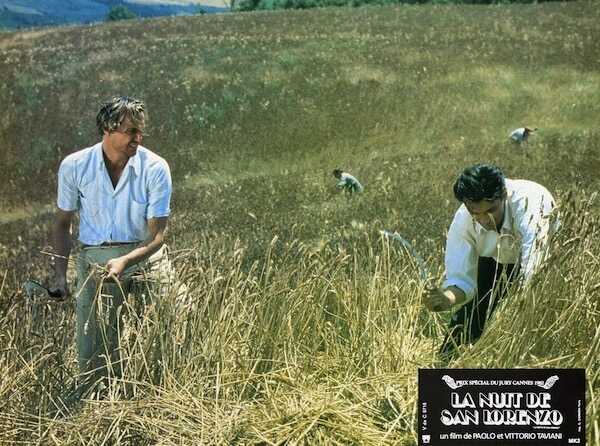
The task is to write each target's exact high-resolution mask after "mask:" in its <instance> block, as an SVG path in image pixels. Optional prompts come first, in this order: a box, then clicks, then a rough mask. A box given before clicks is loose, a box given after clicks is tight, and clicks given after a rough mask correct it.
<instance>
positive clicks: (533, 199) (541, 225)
mask: <svg viewBox="0 0 600 446" xmlns="http://www.w3.org/2000/svg"><path fill="white" fill-rule="evenodd" d="M554 207H555V204H554V199H553V197H552V195H551V194H550V193H549V192H548V191H545V190H543V191H541V192H540V193H539V194H535V195H530V196H529V197H528V198H527V199H526V200H522V202H521V203H519V209H518V210H517V230H518V231H519V233H520V235H521V237H522V246H521V276H522V279H523V283H524V284H526V283H527V282H528V281H529V280H530V279H531V277H532V276H533V274H534V273H535V271H536V269H537V268H538V267H539V266H540V264H541V263H542V261H543V260H544V258H545V256H546V255H547V245H548V236H549V235H550V232H551V227H552V226H553V223H554V221H553V218H552V217H553V216H552V213H553V211H554Z"/></svg>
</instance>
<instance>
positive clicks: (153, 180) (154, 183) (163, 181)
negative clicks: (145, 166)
mask: <svg viewBox="0 0 600 446" xmlns="http://www.w3.org/2000/svg"><path fill="white" fill-rule="evenodd" d="M172 189H173V185H172V182H171V171H170V169H169V165H168V164H167V162H166V161H164V160H161V162H159V163H157V164H156V165H154V166H153V168H152V173H151V175H150V184H149V188H148V192H149V193H148V212H147V218H149V219H150V218H157V217H167V216H169V215H170V213H171V193H172Z"/></svg>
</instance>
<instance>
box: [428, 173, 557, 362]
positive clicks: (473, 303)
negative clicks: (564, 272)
mask: <svg viewBox="0 0 600 446" xmlns="http://www.w3.org/2000/svg"><path fill="white" fill-rule="evenodd" d="M454 195H455V197H456V199H457V200H458V201H460V202H461V203H462V204H461V206H460V207H459V209H458V211H456V214H455V215H454V219H453V221H452V224H451V225H450V229H449V231H448V239H447V243H446V256H445V264H446V278H445V281H444V283H443V285H442V288H435V289H432V290H429V291H428V292H427V294H426V296H425V305H426V306H427V308H429V309H430V310H432V311H444V310H449V309H451V308H452V307H453V306H454V305H461V304H464V305H463V306H462V307H461V308H460V309H459V310H458V311H456V312H455V313H454V314H453V316H452V319H451V321H450V327H449V334H448V336H447V337H446V340H445V341H444V343H443V345H442V348H441V354H442V355H444V356H446V355H450V354H451V353H453V352H454V349H455V347H456V346H457V345H460V344H462V343H464V342H474V341H475V340H477V339H478V338H479V337H480V336H481V334H482V332H483V329H484V326H485V323H486V320H487V318H488V317H489V315H490V314H491V313H492V312H493V311H494V309H495V308H496V306H497V304H498V302H499V301H500V299H501V298H502V297H503V295H504V293H505V292H506V288H507V286H508V285H509V284H510V283H511V282H513V281H514V279H515V278H516V277H517V276H518V277H520V278H521V279H522V281H523V282H527V281H528V280H529V279H530V278H531V276H532V274H533V273H534V271H535V270H536V268H537V267H538V266H539V265H540V263H541V261H542V260H543V258H544V256H545V254H546V247H547V246H546V245H547V239H548V235H549V233H550V232H551V230H552V227H553V221H552V218H551V214H552V212H553V210H554V208H555V204H554V198H553V197H552V195H551V194H550V192H548V190H547V189H546V188H545V187H543V186H541V185H539V184H537V183H534V182H532V181H527V180H510V179H506V178H505V177H504V174H503V173H502V171H501V170H500V169H498V168H497V167H495V166H493V165H489V164H477V165H474V166H471V167H468V168H466V169H465V170H464V171H463V172H462V173H461V174H460V176H459V177H458V179H457V180H456V182H455V184H454Z"/></svg>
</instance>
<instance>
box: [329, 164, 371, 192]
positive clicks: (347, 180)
mask: <svg viewBox="0 0 600 446" xmlns="http://www.w3.org/2000/svg"><path fill="white" fill-rule="evenodd" d="M333 176H334V177H336V178H337V179H338V183H337V184H336V187H337V188H338V189H343V190H344V192H346V193H349V194H354V193H360V192H362V191H363V190H364V189H365V188H364V187H363V185H362V184H360V182H359V181H358V180H357V179H356V178H355V177H354V176H352V175H350V174H349V173H348V172H344V171H343V170H342V169H333Z"/></svg>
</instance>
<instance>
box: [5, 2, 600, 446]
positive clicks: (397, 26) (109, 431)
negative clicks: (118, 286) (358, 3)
mask: <svg viewBox="0 0 600 446" xmlns="http://www.w3.org/2000/svg"><path fill="white" fill-rule="evenodd" d="M599 16H600V12H599V11H598V8H597V7H595V5H594V4H593V3H592V2H568V3H545V4H543V5H512V6H505V5H502V6H485V7H484V6H474V5H473V6H441V5H438V6H432V5H428V6H418V7H416V6H396V7H380V8H379V7H378V8H375V7H369V8H358V9H350V8H340V9H324V10H311V11H279V12H268V13H267V12H257V13H243V14H242V13H240V14H223V15H211V16H199V17H179V18H168V19H156V20H144V21H140V22H127V23H113V24H103V25H96V26H88V27H66V28H55V29H52V28H49V29H43V30H35V31H33V30H32V31H26V32H19V33H5V34H1V35H0V98H1V99H2V103H3V104H4V113H3V116H2V118H1V119H0V129H1V130H0V146H1V147H2V150H0V166H1V172H2V175H3V180H4V181H2V183H1V184H0V194H1V197H2V200H1V202H0V228H1V231H0V372H1V374H0V444H43V445H46V444H48V445H56V444H60V445H63V444H64V445H70V444H73V445H75V444H90V445H100V444H111V445H117V444H121V445H129V444H134V445H137V444H140V445H145V444H158V445H191V444H206V445H224V444H231V445H233V444H238V445H252V444H255V445H272V444H273V445H275V444H279V445H282V444H289V445H292V444H298V445H300V444H306V445H315V444H327V445H329V444H339V445H386V444H390V445H407V446H408V445H416V444H417V437H416V414H417V412H416V401H417V389H416V380H417V370H418V369H419V368H429V367H436V366H438V365H439V364H438V362H437V361H438V360H437V357H436V352H437V349H438V348H439V345H440V343H441V341H442V338H443V335H444V329H445V323H446V320H447V317H448V315H445V314H442V315H434V314H432V313H429V312H427V311H426V309H425V308H424V307H423V305H422V303H421V298H422V294H423V284H422V283H421V282H420V281H419V278H418V277H419V276H418V271H417V265H416V264H415V262H414V260H413V259H412V258H411V257H410V256H409V255H408V254H407V253H406V252H405V251H403V250H402V249H400V248H399V247H398V246H396V245H394V244H393V243H390V242H389V241H387V240H385V239H383V238H382V237H381V235H380V232H379V231H380V230H384V229H387V230H396V231H398V232H400V233H401V234H403V235H404V236H405V237H406V238H408V239H410V240H411V242H412V243H413V245H414V246H415V248H416V249H417V250H418V251H419V252H420V253H421V254H422V255H423V257H424V258H425V261H426V263H427V265H428V267H429V268H430V269H431V271H433V273H434V275H437V277H441V275H442V273H443V265H442V262H443V249H444V241H445V231H446V229H447V227H448V225H449V223H450V220H451V218H452V215H453V213H454V211H455V210H456V208H457V206H458V203H456V202H455V200H454V198H453V196H452V190H451V187H452V183H453V181H454V179H455V177H456V175H457V174H458V173H459V172H460V171H461V170H462V168H464V167H465V166H467V165H470V164H473V163H475V162H492V163H495V164H497V165H499V166H500V167H502V168H503V170H504V171H505V173H506V174H507V176H508V177H509V178H526V179H531V180H534V181H537V182H539V183H541V184H543V185H545V186H546V187H547V188H548V189H549V190H550V191H552V193H553V194H554V195H555V197H556V198H557V200H558V202H559V208H560V212H561V221H562V226H561V231H559V233H557V235H556V237H555V238H554V239H553V240H552V255H551V256H550V258H549V259H548V260H547V261H546V263H545V264H544V265H543V267H542V268H541V270H540V272H539V273H538V274H537V276H536V277H535V280H534V282H533V284H532V285H531V287H529V288H527V289H523V290H516V291H515V292H514V293H512V294H511V295H510V296H509V297H508V299H507V300H506V301H505V303H504V304H503V306H502V307H501V308H500V309H499V311H497V312H496V314H495V315H494V317H493V318H492V320H491V321H490V325H489V326H488V327H487V329H486V332H485V334H484V336H483V337H482V338H481V340H480V341H478V342H477V343H476V344H475V345H473V346H469V347H464V348H463V349H462V351H461V355H460V357H458V358H457V359H456V360H454V361H453V362H451V363H450V364H449V365H448V367H461V368H462V367H464V368H480V367H481V368H486V367H493V368H512V367H518V368H522V367H551V368H571V367H575V368H585V369H586V379H587V389H586V403H587V426H586V428H587V429H586V432H587V438H588V444H590V445H600V424H599V423H600V399H599V398H600V396H599V392H600V376H599V374H600V367H599V361H598V358H599V357H600V328H599V326H600V324H599V321H600V245H599V244H598V242H597V240H598V237H599V235H600V234H599V232H600V227H599V219H598V217H599V216H600V207H599V203H598V197H597V194H596V191H597V190H598V184H599V181H598V172H599V169H600V156H599V155H600V150H599V147H600V145H599V143H600V131H599V130H598V116H600V114H599V113H598V112H599V111H600V110H599V107H600V106H599V104H600V75H599V74H598V73H599V72H600V47H598V45H597V42H598V41H600V26H599V25H598V23H600V21H599V19H600V17H599ZM113 94H128V95H131V96H136V97H140V98H143V99H144V100H145V101H146V103H147V104H148V108H149V129H148V130H149V132H150V136H149V137H148V138H147V139H145V141H144V145H146V146H147V147H149V148H150V149H152V150H154V151H156V152H158V153H160V154H161V155H162V156H163V157H164V158H165V159H167V161H168V162H169V164H170V165H171V168H172V174H173V182H174V195H173V201H172V208H173V214H172V217H171V219H170V223H169V224H170V227H169V234H168V243H169V245H170V247H171V250H172V259H173V264H174V267H175V272H176V275H175V278H174V280H173V282H172V283H171V285H170V286H169V287H168V288H167V289H164V290H162V291H161V292H160V293H156V292H155V291H152V290H151V291H149V292H151V293H153V296H152V297H153V299H152V301H153V302H154V303H153V304H152V305H151V306H149V307H148V308H147V309H146V310H145V311H144V312H143V313H139V312H138V311H136V305H135V303H134V302H131V305H130V307H129V308H128V313H129V314H128V318H127V320H128V323H127V329H126V332H125V333H124V335H123V340H122V349H123V354H124V355H125V356H126V357H127V367H126V370H125V373H124V377H123V379H122V380H120V381H119V382H115V383H113V385H111V386H110V388H109V393H108V394H107V395H105V397H104V398H101V399H97V398H94V397H93V395H90V397H89V398H86V399H84V400H83V401H82V402H81V403H80V404H78V405H76V406H68V407H67V406H66V405H65V402H64V395H65V394H67V393H68V392H69V389H70V388H71V387H72V386H73V385H74V382H75V380H76V375H77V361H76V352H75V346H74V304H73V302H72V300H68V301H66V302H63V303H46V302H37V303H32V302H30V301H28V299H27V298H26V296H25V292H24V290H23V289H22V284H23V282H24V281H25V280H26V279H27V278H36V279H38V280H40V281H42V282H45V281H47V280H48V279H49V277H50V275H51V257H50V256H49V255H48V254H47V253H48V252H50V251H51V247H50V246H49V245H50V242H49V225H50V224H51V222H52V211H53V206H54V199H55V197H54V195H55V187H56V178H55V176H56V170H57V166H58V163H59V162H60V160H61V159H62V158H63V157H64V156H65V155H66V154H68V153H71V152H72V151H74V150H77V149H80V148H83V147H86V146H89V145H91V144H92V143H94V142H96V141H95V137H96V136H95V135H96V133H95V128H94V117H95V113H96V112H97V109H98V106H99V104H100V101H102V100H104V99H106V98H108V97H110V96H112V95H113ZM522 125H532V126H537V127H539V128H540V130H539V132H538V133H537V134H536V135H535V137H532V138H531V140H530V142H529V143H528V144H527V146H526V147H523V146H515V145H513V144H512V143H510V141H508V137H507V136H508V132H509V131H510V130H511V129H513V128H516V127H520V126H522ZM340 166H341V167H344V168H346V169H348V170H349V171H350V172H351V173H353V174H355V175H356V176H357V177H358V178H359V179H360V180H361V182H362V183H363V184H364V185H365V192H364V193H363V194H361V195H357V196H353V197H352V198H351V199H349V198H348V197H346V196H343V194H339V193H337V192H336V190H335V187H334V185H335V179H334V178H333V176H332V175H331V170H332V169H334V168H336V167H340ZM75 235H76V234H74V237H75ZM76 256H77V251H75V252H74V253H73V258H76ZM72 269H73V268H71V270H72ZM183 285H184V286H185V288H186V290H187V291H186V292H185V296H184V301H183V305H182V302H181V290H182V286H183Z"/></svg>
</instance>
